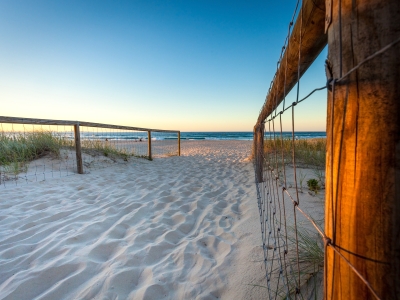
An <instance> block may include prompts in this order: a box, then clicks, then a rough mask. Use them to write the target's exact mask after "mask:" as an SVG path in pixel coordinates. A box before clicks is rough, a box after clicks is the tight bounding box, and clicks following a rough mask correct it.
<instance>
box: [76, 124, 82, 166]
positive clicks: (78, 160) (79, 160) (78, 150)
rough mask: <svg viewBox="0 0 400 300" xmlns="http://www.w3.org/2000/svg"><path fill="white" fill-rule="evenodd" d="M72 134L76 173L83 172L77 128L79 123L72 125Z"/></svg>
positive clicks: (79, 136) (79, 135)
mask: <svg viewBox="0 0 400 300" xmlns="http://www.w3.org/2000/svg"><path fill="white" fill-rule="evenodd" d="M74 135H75V152H76V167H77V171H78V174H83V163H82V147H81V133H80V130H79V123H77V124H75V125H74Z"/></svg>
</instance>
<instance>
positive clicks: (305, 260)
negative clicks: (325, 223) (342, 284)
mask: <svg viewBox="0 0 400 300" xmlns="http://www.w3.org/2000/svg"><path fill="white" fill-rule="evenodd" d="M290 231H292V234H290V235H289V236H288V238H289V241H290V242H291V243H292V244H295V243H296V239H295V233H294V231H295V229H294V227H290ZM297 237H298V245H299V258H298V259H299V267H300V285H301V286H302V285H303V284H305V283H307V282H309V281H310V280H313V283H312V285H314V292H313V293H312V294H314V295H316V294H318V288H320V289H322V286H321V284H322V283H321V282H320V283H319V284H317V282H316V281H317V275H318V273H320V272H321V271H322V270H323V268H324V247H323V242H322V239H321V237H320V236H319V235H318V233H316V232H313V231H310V230H308V229H306V228H304V227H303V226H297ZM289 259H290V263H291V265H292V267H293V268H294V269H297V256H296V255H292V256H290V258H289ZM295 277H296V276H295ZM295 280H297V278H291V277H289V281H290V283H289V285H290V286H291V287H292V288H291V292H292V293H293V292H295V287H296V281H295Z"/></svg>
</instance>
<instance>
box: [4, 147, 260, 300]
mask: <svg viewBox="0 0 400 300" xmlns="http://www.w3.org/2000/svg"><path fill="white" fill-rule="evenodd" d="M250 150H251V142H240V141H210V142H208V141H198V142H195V141H187V142H183V143H182V156H181V157H169V158H163V159H155V160H154V161H152V162H150V161H146V160H143V159H132V160H131V161H130V162H129V163H128V164H127V165H114V166H112V167H109V168H106V169H102V170H94V171H91V172H90V174H85V175H75V176H71V177H66V178H59V179H50V180H46V181H42V182H33V183H28V184H26V185H17V186H15V187H14V186H13V187H7V188H2V189H1V190H0V299H21V300H22V299H262V298H263V297H264V294H263V293H265V291H264V290H263V289H262V288H257V287H254V285H263V280H264V270H263V263H262V250H261V247H260V246H259V245H260V242H261V237H260V228H259V216H258V208H257V203H256V192H255V186H254V173H253V167H252V164H251V162H250V161H248V160H247V157H248V156H249V155H250Z"/></svg>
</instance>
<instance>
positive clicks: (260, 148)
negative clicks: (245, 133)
mask: <svg viewBox="0 0 400 300" xmlns="http://www.w3.org/2000/svg"><path fill="white" fill-rule="evenodd" d="M253 151H254V153H253V155H254V159H255V170H256V181H257V183H260V182H263V167H264V153H263V152H264V123H261V124H259V125H258V126H257V125H256V126H255V127H254V143H253Z"/></svg>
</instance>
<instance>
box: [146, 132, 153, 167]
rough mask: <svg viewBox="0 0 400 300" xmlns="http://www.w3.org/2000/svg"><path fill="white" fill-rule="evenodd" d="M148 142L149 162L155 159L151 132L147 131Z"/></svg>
mask: <svg viewBox="0 0 400 300" xmlns="http://www.w3.org/2000/svg"><path fill="white" fill-rule="evenodd" d="M147 141H148V145H147V147H148V149H147V156H148V157H149V160H152V159H153V158H152V157H151V131H150V130H149V131H147Z"/></svg>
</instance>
